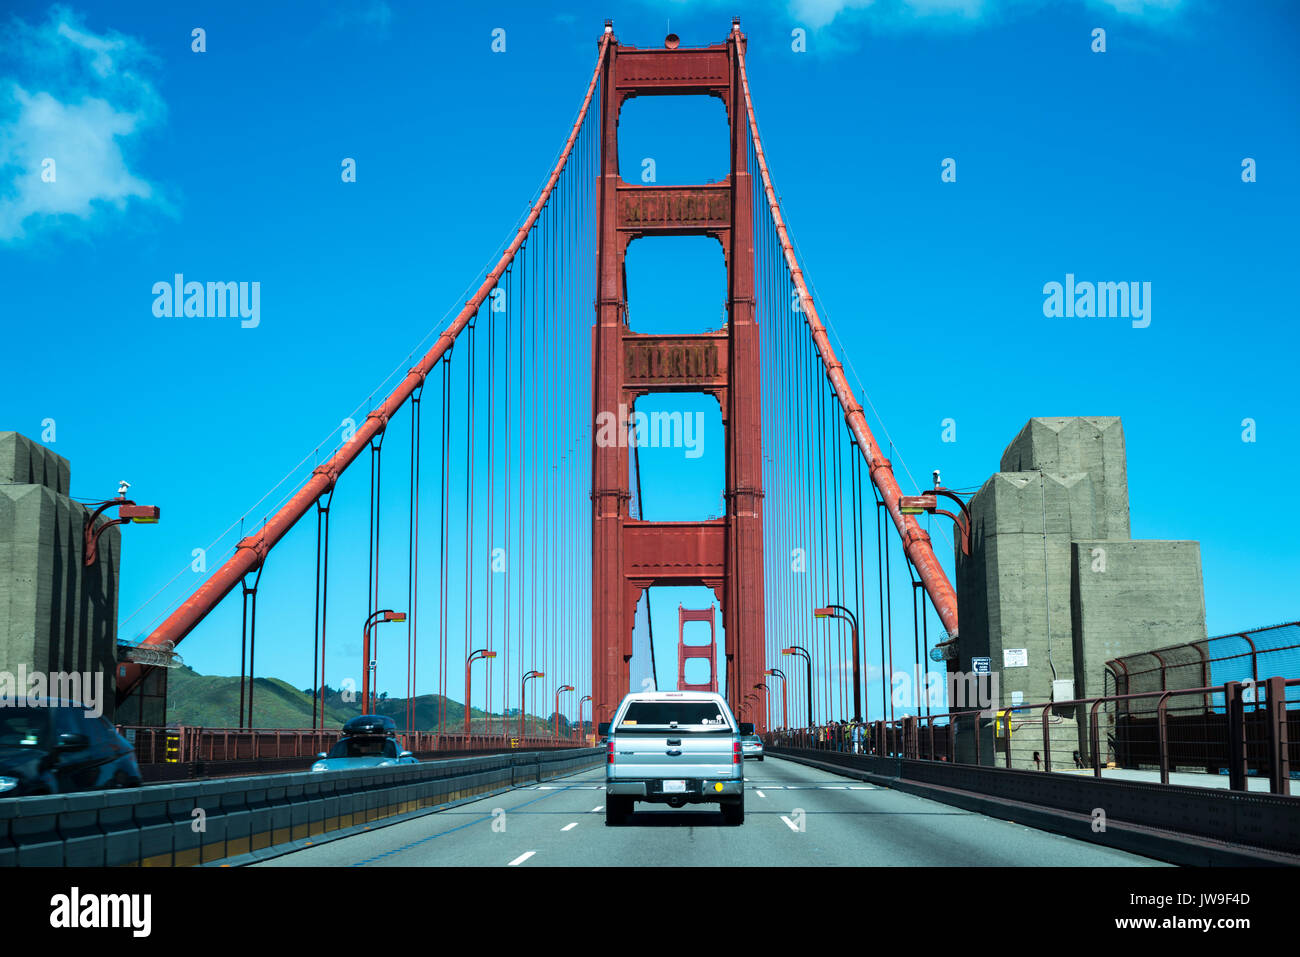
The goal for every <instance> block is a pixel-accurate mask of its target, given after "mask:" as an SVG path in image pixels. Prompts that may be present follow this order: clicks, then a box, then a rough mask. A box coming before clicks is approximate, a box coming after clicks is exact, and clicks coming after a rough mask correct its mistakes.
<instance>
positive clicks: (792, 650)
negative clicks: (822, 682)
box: [781, 645, 813, 728]
mask: <svg viewBox="0 0 1300 957" xmlns="http://www.w3.org/2000/svg"><path fill="white" fill-rule="evenodd" d="M781 654H783V655H798V656H802V657H803V660H804V661H806V662H807V663H808V727H810V728H811V727H812V726H813V713H812V655H810V654H808V649H806V648H800V647H799V646H798V645H791V646H790V647H789V648H782V649H781Z"/></svg>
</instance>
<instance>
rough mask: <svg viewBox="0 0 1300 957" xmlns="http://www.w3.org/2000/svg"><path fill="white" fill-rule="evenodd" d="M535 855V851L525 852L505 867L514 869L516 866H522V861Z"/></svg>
mask: <svg viewBox="0 0 1300 957" xmlns="http://www.w3.org/2000/svg"><path fill="white" fill-rule="evenodd" d="M536 853H537V852H536V851H525V852H524V853H522V854H520V855H519V856H518V857H516V858H515V859H514V860H513V861H511V862H510V863H509V864H507V865H506V866H507V867H514V866H515V865H516V864H522V863H523V862H524V861H526V860H528V859H529V858H530V857H532V856H533V855H534V854H536Z"/></svg>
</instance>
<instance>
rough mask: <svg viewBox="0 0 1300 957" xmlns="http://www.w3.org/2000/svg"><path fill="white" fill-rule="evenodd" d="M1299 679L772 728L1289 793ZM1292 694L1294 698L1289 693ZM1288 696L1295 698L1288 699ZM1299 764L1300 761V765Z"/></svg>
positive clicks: (793, 740)
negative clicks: (1222, 778) (1223, 778)
mask: <svg viewBox="0 0 1300 957" xmlns="http://www.w3.org/2000/svg"><path fill="white" fill-rule="evenodd" d="M1295 688H1300V679H1296V678H1292V679H1286V678H1279V677H1275V678H1268V679H1265V680H1263V681H1260V682H1257V683H1246V684H1243V683H1242V682H1239V681H1229V682H1227V683H1225V684H1223V685H1212V686H1207V687H1201V688H1180V689H1177V690H1166V691H1148V692H1141V693H1138V694H1125V695H1109V696H1105V697H1099V698H1080V699H1076V700H1072V701H1056V702H1046V703H1043V704H1025V705H1018V706H1015V707H1009V708H1006V709H1002V710H995V709H989V710H986V711H977V710H967V711H949V712H944V713H942V714H932V715H926V716H919V717H918V716H915V715H909V716H907V717H904V718H900V719H898V720H895V721H893V722H889V721H872V722H867V723H864V724H861V725H859V726H857V727H856V728H855V727H853V726H852V725H847V726H846V725H836V724H832V725H825V726H817V727H813V728H798V729H791V730H782V731H773V732H770V733H769V734H768V735H767V741H768V743H769V744H772V745H778V746H786V747H796V748H811V749H815V750H816V749H820V750H831V751H840V752H851V753H857V754H870V755H876V756H880V757H901V758H911V759H914V760H921V761H946V762H952V763H956V764H976V765H986V766H1001V767H1007V768H1019V769H1023V770H1031V771H1033V770H1038V771H1043V772H1052V771H1057V772H1060V771H1065V770H1070V771H1081V770H1091V772H1092V774H1093V776H1095V777H1098V778H1100V777H1102V776H1103V770H1111V769H1124V770H1136V771H1159V777H1160V783H1162V784H1169V783H1170V775H1171V773H1179V772H1193V773H1202V774H1224V775H1227V778H1228V786H1229V787H1230V788H1232V789H1233V790H1242V791H1244V790H1249V789H1250V785H1249V779H1250V778H1252V777H1255V778H1260V779H1267V780H1268V783H1269V787H1268V789H1269V791H1270V792H1272V793H1274V794H1290V793H1291V790H1290V781H1291V778H1292V777H1293V776H1297V775H1300V707H1296V706H1295V705H1296V702H1295V700H1294V698H1295V695H1294V693H1292V692H1291V691H1290V690H1289V689H1295ZM1288 697H1291V698H1292V700H1291V701H1290V702H1288V700H1287V699H1288ZM1288 704H1290V705H1291V707H1290V708H1288ZM1293 769H1294V770H1293Z"/></svg>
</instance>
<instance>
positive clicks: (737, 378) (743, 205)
mask: <svg viewBox="0 0 1300 957" xmlns="http://www.w3.org/2000/svg"><path fill="white" fill-rule="evenodd" d="M744 44H745V38H744V36H743V35H742V34H741V32H740V28H739V26H735V27H733V28H732V31H731V36H730V37H728V39H727V50H728V53H729V54H730V56H729V60H730V63H729V66H730V73H731V90H730V94H731V102H730V106H729V109H728V111H727V112H728V115H729V116H730V118H731V223H732V229H731V250H730V253H729V255H728V257H727V279H728V313H729V316H730V323H729V326H730V332H731V342H730V348H731V359H730V363H729V370H730V376H731V378H730V386H731V387H730V389H729V391H728V397H729V399H730V407H729V409H728V416H727V516H728V519H729V522H730V526H729V528H728V536H727V538H728V542H727V544H728V549H727V585H726V596H727V600H726V603H725V604H724V605H723V618H722V627H723V630H724V631H725V633H726V637H727V645H728V648H729V649H731V651H730V654H729V655H728V661H727V699H728V701H730V703H731V709H732V711H734V712H735V713H736V714H740V703H741V700H742V698H743V696H744V695H745V694H746V693H747V692H748V690H749V689H750V688H753V687H754V685H755V684H757V683H758V682H760V681H762V680H763V671H764V670H765V669H766V664H765V662H764V660H763V657H764V654H763V636H764V628H763V419H762V408H761V404H760V401H759V397H760V395H761V393H762V386H761V382H760V379H759V376H760V371H759V362H758V357H759V348H758V334H759V333H758V325H757V323H756V322H755V321H754V218H753V209H754V207H753V202H752V199H753V194H752V182H751V179H750V174H749V142H748V138H747V136H746V125H745V120H746V115H747V114H746V108H745V94H744V90H743V88H742V86H741V78H740V53H741V52H743V48H744ZM766 720H767V719H766V717H758V718H757V720H756V721H755V724H756V725H759V726H762V725H765V724H766ZM759 730H766V728H764V727H760V728H759Z"/></svg>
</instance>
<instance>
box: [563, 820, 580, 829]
mask: <svg viewBox="0 0 1300 957" xmlns="http://www.w3.org/2000/svg"><path fill="white" fill-rule="evenodd" d="M577 826H578V822H577V821H574V822H573V823H572V824H566V825H564V827H562V828H560V830H561V831H572V830H573V829H574V828H575V827H577Z"/></svg>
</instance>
